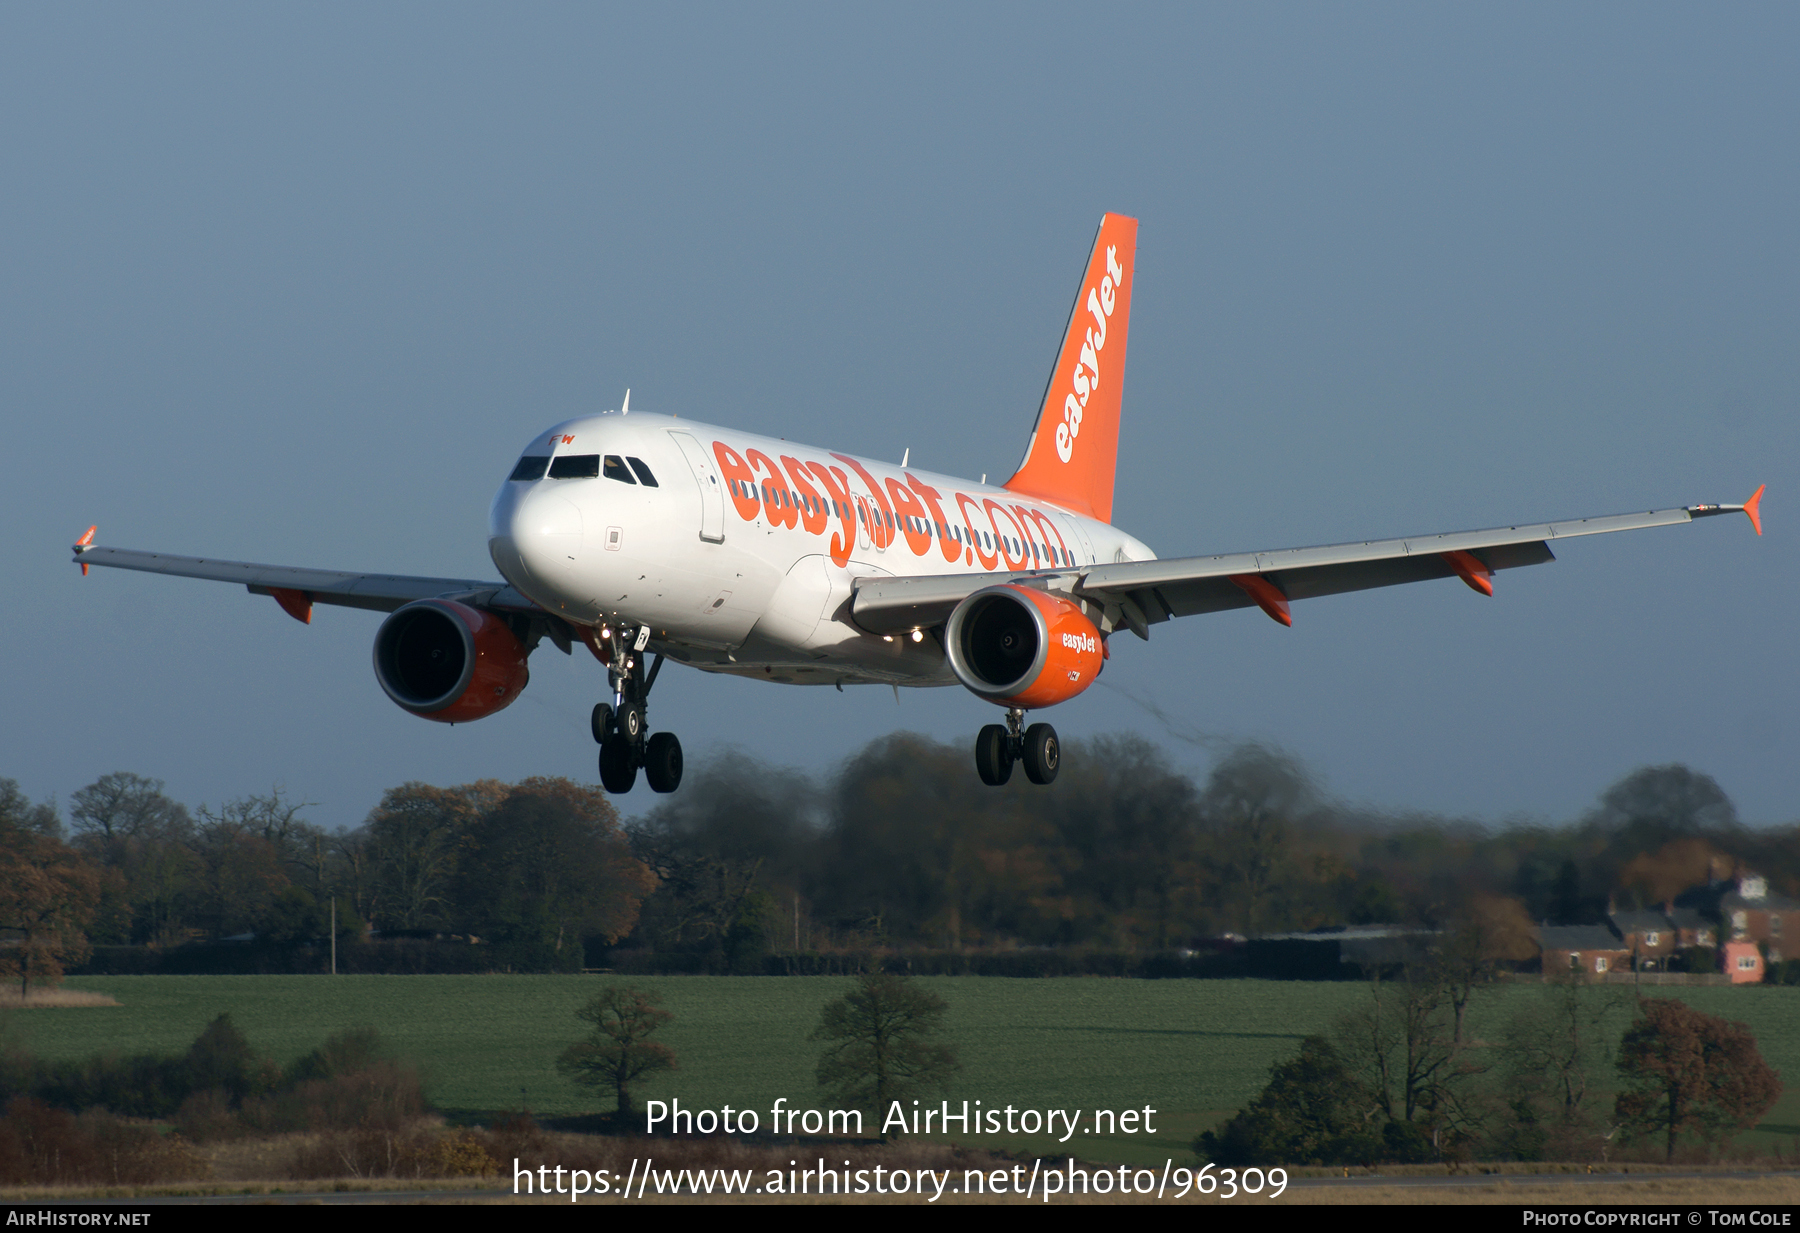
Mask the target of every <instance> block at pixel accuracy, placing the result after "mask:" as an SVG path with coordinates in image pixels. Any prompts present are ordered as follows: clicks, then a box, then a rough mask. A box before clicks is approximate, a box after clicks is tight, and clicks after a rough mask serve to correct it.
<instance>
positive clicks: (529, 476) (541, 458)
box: [506, 454, 550, 480]
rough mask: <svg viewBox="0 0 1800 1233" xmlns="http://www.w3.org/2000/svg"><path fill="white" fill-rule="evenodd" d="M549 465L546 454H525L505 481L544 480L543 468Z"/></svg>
mask: <svg viewBox="0 0 1800 1233" xmlns="http://www.w3.org/2000/svg"><path fill="white" fill-rule="evenodd" d="M549 465H550V456H549V455H548V454H527V455H525V456H524V457H523V458H521V459H519V465H518V466H516V467H514V468H513V473H512V474H511V475H509V476H507V477H506V478H507V479H516V480H535V479H543V478H544V468H545V467H547V466H549Z"/></svg>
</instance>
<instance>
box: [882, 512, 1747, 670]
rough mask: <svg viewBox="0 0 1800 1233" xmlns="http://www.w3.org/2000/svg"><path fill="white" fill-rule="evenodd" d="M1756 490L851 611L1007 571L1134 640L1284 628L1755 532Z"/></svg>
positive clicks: (930, 580) (926, 618)
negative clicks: (1375, 602) (1240, 614)
mask: <svg viewBox="0 0 1800 1233" xmlns="http://www.w3.org/2000/svg"><path fill="white" fill-rule="evenodd" d="M1762 494H1763V490H1762V489H1761V488H1758V489H1757V490H1756V495H1755V496H1753V497H1751V498H1750V499H1749V500H1748V501H1746V502H1745V503H1744V504H1742V505H1690V506H1685V507H1682V508H1679V509H1665V510H1651V511H1649V512H1648V513H1643V514H1615V515H1613V516H1611V517H1606V518H1578V519H1574V520H1572V521H1569V522H1545V523H1539V524H1537V525H1535V526H1513V527H1494V528H1491V529H1489V530H1485V531H1455V532H1449V533H1445V534H1440V535H1424V536H1415V537H1412V538H1408V539H1388V540H1365V541H1363V542H1362V543H1355V544H1328V545H1326V546H1324V547H1319V548H1285V549H1281V550H1279V551H1275V552H1242V553H1233V554H1230V555H1225V556H1211V557H1178V558H1175V559H1173V560H1167V561H1160V560H1159V561H1123V562H1119V563H1116V564H1111V565H1090V566H1087V567H1085V568H1081V569H1074V570H1047V571H1041V572H1037V573H1025V572H1019V573H1011V574H974V575H970V574H953V575H950V574H947V575H934V576H927V577H915V578H867V579H859V580H857V582H856V584H855V586H856V592H855V597H854V599H853V600H852V606H851V614H852V616H853V617H854V618H855V620H856V623H857V624H858V625H860V626H862V627H863V628H864V629H867V630H869V631H870V632H872V633H893V632H896V631H900V630H905V629H917V628H927V627H930V626H933V625H937V624H939V623H941V622H943V621H944V620H946V619H947V618H948V617H949V615H950V613H951V612H952V611H953V610H954V609H955V607H956V605H957V604H959V603H961V602H962V601H963V599H964V598H966V597H967V596H968V595H970V594H971V593H973V592H975V591H978V590H980V589H981V588H982V587H985V586H991V585H992V584H993V583H995V582H996V581H1007V580H1013V581H1019V582H1027V583H1030V582H1036V584H1037V585H1040V586H1041V585H1050V586H1053V587H1055V588H1056V589H1059V590H1067V591H1069V592H1070V593H1072V594H1073V595H1075V596H1077V597H1078V598H1082V599H1087V600H1090V601H1092V602H1093V603H1094V604H1096V605H1098V606H1099V607H1100V608H1101V610H1102V612H1103V613H1104V615H1105V621H1104V622H1103V627H1104V628H1107V629H1109V630H1110V629H1114V628H1117V627H1119V626H1125V627H1128V628H1129V629H1131V631H1132V632H1133V633H1135V634H1137V635H1138V637H1140V638H1148V637H1149V627H1150V626H1152V625H1155V624H1158V623H1160V622H1162V621H1166V620H1168V619H1169V618H1170V617H1178V616H1195V615H1198V614H1200V613H1204V612H1223V611H1225V610H1227V609H1231V608H1248V607H1250V606H1252V605H1255V606H1257V607H1260V608H1262V609H1263V611H1265V612H1267V613H1268V614H1269V615H1270V616H1271V617H1273V618H1274V619H1275V620H1277V621H1280V622H1281V623H1282V624H1284V625H1287V624H1292V618H1291V616H1290V615H1289V612H1288V604H1289V602H1290V601H1292V600H1297V599H1314V598H1317V597H1318V596H1321V595H1338V594H1341V593H1343V592H1345V591H1363V590H1368V589H1370V588H1373V587H1385V586H1396V585H1398V584H1400V583H1403V582H1425V581H1428V580H1430V579H1433V578H1457V577H1460V578H1462V579H1463V581H1465V582H1467V583H1468V584H1469V585H1470V586H1471V587H1473V588H1475V589H1476V590H1478V591H1482V592H1484V593H1486V594H1489V595H1491V594H1493V584H1492V582H1491V577H1492V574H1493V571H1495V570H1500V569H1514V568H1517V567H1519V566H1522V565H1539V564H1542V563H1543V562H1545V561H1553V560H1555V559H1556V558H1555V554H1553V553H1552V552H1551V551H1550V545H1549V541H1550V540H1553V539H1571V538H1574V537H1576V536H1580V535H1605V534H1608V533H1609V532H1613V531H1636V530H1641V529H1643V528H1645V527H1667V526H1675V525H1677V524H1680V523H1684V522H1692V521H1693V520H1694V519H1696V518H1705V517H1710V516H1712V515H1716V514H1727V513H1744V514H1748V515H1749V516H1750V521H1751V522H1752V523H1753V524H1754V525H1755V527H1756V533H1757V534H1758V535H1761V534H1762V517H1761V514H1760V513H1759V510H1758V506H1759V505H1760V503H1761V501H1762Z"/></svg>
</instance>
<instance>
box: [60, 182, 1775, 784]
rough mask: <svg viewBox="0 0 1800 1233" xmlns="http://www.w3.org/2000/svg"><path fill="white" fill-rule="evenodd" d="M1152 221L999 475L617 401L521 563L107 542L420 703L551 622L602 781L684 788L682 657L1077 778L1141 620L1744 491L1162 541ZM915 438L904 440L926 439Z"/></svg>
mask: <svg viewBox="0 0 1800 1233" xmlns="http://www.w3.org/2000/svg"><path fill="white" fill-rule="evenodd" d="M1137 227H1138V224H1137V220H1135V219H1131V218H1126V217H1122V216H1120V215H1115V214H1108V215H1105V216H1104V217H1103V218H1102V219H1101V222H1100V229H1099V232H1098V234H1097V235H1096V237H1095V239H1094V244H1093V248H1092V250H1091V251H1090V253H1089V255H1088V260H1087V265H1086V268H1085V272H1084V274H1083V276H1082V280H1081V285H1080V288H1079V289H1078V291H1077V293H1076V296H1075V302H1074V305H1073V307H1072V308H1071V309H1070V312H1069V319H1068V323H1067V325H1066V326H1065V328H1064V331H1063V336H1062V342H1061V349H1060V351H1059V353H1058V355H1057V357H1056V363H1055V366H1054V367H1053V368H1052V369H1051V373H1050V380H1049V383H1048V385H1047V386H1046V388H1045V391H1044V396H1043V399H1042V401H1041V403H1040V404H1039V406H1038V410H1037V418H1036V421H1035V423H1034V424H1033V426H1032V430H1031V435H1030V438H1029V440H1028V442H1027V444H1026V447H1025V455H1024V459H1023V461H1022V462H1021V463H1020V464H1019V468H1018V470H1017V471H1016V472H1014V473H1013V475H1012V476H1011V478H1009V479H1007V480H1006V482H1005V483H1003V484H999V485H990V484H988V483H987V482H986V478H987V477H985V476H983V477H982V482H980V483H971V482H969V481H968V480H965V479H957V478H955V477H953V476H947V475H937V474H934V473H932V472H930V471H926V470H924V469H922V468H915V467H911V466H909V465H908V463H909V461H910V458H909V456H903V457H902V458H901V460H900V464H899V465H898V466H895V465H893V464H892V463H890V462H883V461H879V460H876V459H872V458H863V457H858V456H856V455H853V454H846V453H839V452H837V451H835V450H830V449H819V448H814V447H810V446H804V445H798V444H793V443H790V442H787V441H784V440H776V439H772V438H769V437H760V436H754V435H752V434H749V433H745V432H740V431H737V430H736V429H730V428H716V427H712V426H710V425H707V424H704V423H697V422H695V421H693V420H690V419H682V418H676V417H671V416H663V415H654V414H645V413H643V412H638V413H635V414H634V413H633V412H632V411H631V399H630V392H629V391H627V392H626V395H625V398H624V400H623V403H622V405H621V406H620V407H619V408H618V410H617V411H616V412H607V413H604V414H597V415H585V416H581V417H579V418H576V419H571V420H567V421H565V422H563V423H561V424H557V425H556V426H555V427H553V428H551V429H549V430H548V431H546V432H542V433H540V434H538V435H537V436H535V437H533V438H532V439H531V442H530V444H528V445H527V446H526V447H525V449H524V450H523V451H522V453H521V454H520V455H519V456H518V458H517V459H516V461H515V462H514V465H513V467H512V470H511V472H510V473H509V474H508V475H507V478H506V479H505V481H504V482H503V483H502V484H501V486H500V491H499V492H498V493H497V494H496V495H495V497H494V500H493V504H492V506H491V508H490V511H489V517H488V553H489V555H490V557H491V558H492V559H493V562H494V565H495V566H496V568H497V569H498V570H499V573H500V575H501V577H502V578H503V579H504V581H498V582H496V581H491V580H482V579H466V578H419V577H409V576H402V575H386V574H356V573H342V572H337V571H332V570H318V569H299V568H293V567H288V566H274V565H253V564H247V563H244V562H237V561H215V560H208V559H204V558H198V557H179V556H169V555H166V554H163V553H153V552H140V551H133V550H128V549H122V548H107V547H103V546H100V545H97V544H95V543H94V542H93V540H94V535H95V530H94V528H92V527H90V528H89V529H88V532H87V534H86V535H84V536H82V538H81V540H80V541H79V542H78V543H77V544H76V545H75V560H76V561H77V562H78V563H80V565H81V569H82V573H83V574H86V573H87V571H88V567H89V566H92V565H105V566H112V567H116V568H120V569H135V570H144V571H148V572H151V573H159V574H174V575H178V576H181V577H187V578H203V579H210V580H213V581H219V582H237V583H241V584H243V585H244V586H245V587H246V588H247V589H248V590H249V591H250V592H251V593H252V594H254V595H268V596H272V597H273V598H274V599H275V602H276V603H278V604H279V605H280V606H281V608H282V610H283V611H285V612H286V613H288V614H289V615H290V616H292V617H294V618H295V619H296V620H299V621H303V622H309V623H310V621H311V620H312V610H313V605H314V604H331V605H338V606H342V607H350V608H366V609H371V610H374V611H376V612H385V613H388V614H389V615H388V616H387V618H386V620H384V621H383V622H382V624H381V627H380V629H379V630H378V631H377V632H376V635H375V646H374V664H375V679H376V681H377V682H378V683H379V684H380V686H381V688H382V690H383V691H385V692H386V694H387V696H388V697H389V698H390V699H392V700H393V701H394V702H395V703H396V704H397V705H399V706H400V707H402V708H404V709H405V710H407V711H410V712H411V713H413V714H414V715H418V716H420V717H422V718H425V719H431V720H436V721H438V722H440V723H463V722H466V721H469V720H475V719H481V718H483V717H484V716H487V715H492V714H493V713H495V712H496V711H500V710H504V709H505V708H506V707H507V706H509V705H510V704H511V703H512V701H513V700H514V699H515V698H517V697H518V696H519V693H520V691H521V690H523V689H524V688H525V686H526V683H527V682H528V681H529V680H530V673H529V670H528V661H529V658H530V656H531V653H532V651H533V650H535V649H536V648H537V647H538V646H539V645H540V644H541V643H542V642H543V641H545V640H548V641H549V642H550V643H551V644H552V645H553V646H555V647H556V648H557V649H558V650H559V651H561V652H563V653H564V654H565V655H566V654H570V653H571V651H572V649H573V648H574V647H575V646H576V645H577V644H579V645H581V646H583V647H585V648H586V649H587V650H588V651H589V652H590V653H592V654H593V656H594V657H595V658H596V659H598V660H599V661H600V663H601V665H602V666H603V667H604V668H605V669H606V673H607V686H608V688H607V692H606V694H605V696H604V697H603V698H602V699H601V700H600V701H599V702H597V703H596V704H595V706H594V709H593V713H592V719H591V722H592V730H593V736H594V740H595V741H596V742H597V743H598V744H599V772H600V781H601V784H602V785H603V786H604V787H605V789H606V790H607V791H608V792H611V793H623V792H628V791H630V789H631V788H632V786H633V784H634V783H635V782H636V779H637V774H638V771H639V770H640V769H641V770H642V771H643V772H644V776H645V779H646V780H647V781H648V783H649V785H650V787H651V788H652V789H653V790H655V791H657V792H672V791H674V790H675V789H676V788H677V787H678V786H679V785H680V783H681V775H682V751H681V742H680V740H679V739H678V738H677V737H676V736H675V734H674V733H672V732H669V731H661V730H659V731H652V730H651V728H650V726H649V711H648V705H649V700H650V694H651V691H652V690H653V688H654V687H655V685H656V681H657V676H658V674H659V673H660V672H661V671H662V668H663V665H664V664H665V663H666V662H667V661H668V660H671V659H673V660H675V661H676V662H678V663H682V664H686V665H687V666H689V667H692V668H698V669H700V670H701V671H704V672H719V673H731V674H735V675H737V676H743V677H751V678H754V679H757V680H763V681H770V682H774V683H778V684H783V685H828V686H835V687H837V688H838V689H840V690H841V689H842V688H843V687H844V686H845V685H853V684H854V685H865V684H887V685H892V686H895V687H898V686H903V685H905V686H927V685H930V686H940V685H941V686H955V685H961V686H962V687H963V688H965V689H968V690H970V691H971V692H973V693H974V694H976V695H977V696H978V697H981V698H984V699H986V700H987V701H989V702H992V703H993V704H994V705H995V706H997V707H999V708H1001V709H1002V710H1003V711H1004V713H1005V720H1004V722H1003V723H993V724H988V725H985V726H984V727H982V728H981V730H980V732H979V733H978V734H977V736H976V738H975V767H976V771H977V773H978V774H979V776H980V777H981V779H982V781H983V782H984V783H987V784H990V785H994V786H998V785H1001V784H1004V783H1006V782H1007V781H1008V779H1009V778H1010V777H1011V775H1012V771H1013V767H1014V765H1015V763H1020V764H1023V766H1024V771H1025V775H1026V777H1027V778H1028V779H1029V780H1030V781H1031V782H1033V783H1037V784H1048V783H1050V782H1051V781H1052V780H1054V779H1055V778H1056V773H1057V769H1058V767H1059V765H1060V763H1061V748H1060V745H1059V742H1058V740H1057V736H1056V730H1055V728H1053V727H1052V726H1051V725H1050V724H1048V723H1042V722H1038V723H1032V724H1030V725H1027V724H1026V718H1027V716H1028V714H1029V713H1030V712H1033V711H1041V710H1044V709H1046V708H1049V707H1052V706H1055V705H1057V704H1058V703H1062V702H1067V701H1068V700H1069V699H1071V698H1074V697H1075V696H1076V695H1078V694H1080V693H1082V692H1083V691H1085V690H1087V689H1088V688H1089V687H1090V686H1092V685H1093V683H1094V681H1095V680H1097V679H1098V678H1099V676H1100V673H1101V671H1102V669H1103V668H1104V667H1105V665H1106V661H1107V659H1108V658H1109V655H1110V650H1109V646H1110V640H1111V638H1112V636H1113V635H1114V634H1116V633H1118V632H1119V631H1120V630H1122V629H1126V630H1130V631H1131V632H1132V633H1133V634H1135V635H1136V636H1137V637H1139V638H1141V639H1145V640H1146V641H1147V640H1148V639H1149V636H1150V628H1151V627H1152V626H1154V625H1158V624H1161V623H1162V622H1165V621H1167V620H1169V619H1170V618H1171V617H1185V616H1195V615H1198V614H1201V613H1208V612H1222V611H1226V610H1229V609H1233V608H1248V607H1256V608H1260V609H1261V610H1262V611H1263V612H1265V613H1267V614H1268V615H1269V616H1270V617H1271V618H1272V619H1274V620H1276V621H1278V622H1280V623H1281V624H1282V625H1284V626H1291V625H1292V623H1293V615H1292V608H1291V605H1292V604H1293V603H1295V602H1296V601H1299V600H1305V599H1312V598H1315V597H1318V596H1321V595H1335V594H1339V593H1342V592H1347V591H1359V590H1365V589H1368V588H1372V587H1384V586H1394V585H1397V584H1399V583H1405V582H1427V581H1431V580H1434V579H1446V580H1448V579H1460V580H1461V581H1462V582H1463V583H1465V584H1467V585H1468V586H1469V587H1470V588H1472V589H1473V590H1475V591H1477V592H1479V593H1481V594H1482V595H1485V596H1491V595H1492V594H1493V592H1494V582H1493V579H1494V575H1495V574H1496V573H1498V572H1499V571H1501V570H1506V569H1514V568H1517V567H1520V566H1525V565H1537V564H1541V563H1543V562H1546V561H1550V560H1553V559H1554V557H1553V555H1552V553H1551V551H1550V541H1552V540H1558V539H1567V538H1570V537H1573V536H1579V535H1599V534H1605V533H1608V532H1613V531H1630V530H1637V529H1640V528H1645V527H1660V526H1669V525H1673V524H1677V523H1685V522H1690V521H1692V520H1694V519H1696V518H1703V517H1708V516H1712V515H1717V514H1724V513H1731V512H1742V513H1744V514H1747V515H1749V517H1750V521H1751V523H1752V525H1753V526H1754V527H1755V529H1756V533H1757V534H1758V535H1761V534H1762V519H1761V514H1760V513H1759V508H1758V507H1759V504H1760V502H1761V500H1762V494H1763V490H1762V488H1758V489H1757V490H1756V493H1755V494H1754V495H1753V496H1752V497H1751V498H1750V499H1749V500H1748V501H1746V502H1745V503H1744V504H1742V505H1690V506H1685V507H1679V508H1674V509H1663V510H1651V511H1649V512H1646V513H1630V514H1619V515H1615V516H1610V517H1597V518H1577V519H1571V520H1569V521H1565V522H1546V523H1537V524H1533V525H1523V524H1521V525H1518V526H1508V527H1496V528H1491V529H1488V530H1481V531H1459V532H1448V533H1438V534H1431V535H1420V536H1413V537H1409V538H1405V539H1390V540H1368V541H1362V542H1356V543H1340V544H1331V545H1327V546H1323V547H1315V548H1287V549H1280V550H1274V551H1267V552H1243V553H1230V554H1224V555H1215V556H1190V557H1176V558H1172V559H1162V558H1158V557H1157V555H1156V554H1155V553H1154V552H1152V551H1151V550H1150V548H1149V546H1148V545H1146V544H1145V543H1143V541H1141V540H1139V539H1136V538H1135V537H1133V536H1131V535H1129V534H1127V533H1126V532H1125V531H1123V530H1121V529H1119V528H1118V527H1115V526H1113V525H1112V506H1113V475H1114V469H1115V462H1116V459H1117V455H1118V444H1119V419H1120V409H1121V399H1120V395H1121V392H1122V390H1123V387H1124V375H1125V352H1126V343H1127V340H1128V338H1129V325H1130V320H1131V293H1132V287H1133V266H1134V262H1135V258H1136V250H1137ZM908 455H910V451H908Z"/></svg>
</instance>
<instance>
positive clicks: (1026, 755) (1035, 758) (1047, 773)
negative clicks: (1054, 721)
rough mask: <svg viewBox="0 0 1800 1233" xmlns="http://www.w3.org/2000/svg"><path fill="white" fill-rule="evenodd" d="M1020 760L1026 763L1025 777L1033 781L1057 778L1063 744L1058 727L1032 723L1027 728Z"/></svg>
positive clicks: (1043, 781)
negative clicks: (1058, 737) (1057, 732)
mask: <svg viewBox="0 0 1800 1233" xmlns="http://www.w3.org/2000/svg"><path fill="white" fill-rule="evenodd" d="M1019 760H1020V761H1021V762H1023V763H1024V764H1025V778H1027V779H1029V780H1031V782H1032V783H1049V782H1050V781H1051V780H1053V779H1055V778H1056V768H1057V767H1058V766H1059V765H1061V764H1062V745H1061V743H1060V742H1058V741H1057V739H1056V729H1055V728H1052V727H1051V726H1050V725H1049V724H1032V725H1031V727H1029V728H1027V729H1025V748H1024V749H1023V750H1022V751H1021V752H1020V754H1019Z"/></svg>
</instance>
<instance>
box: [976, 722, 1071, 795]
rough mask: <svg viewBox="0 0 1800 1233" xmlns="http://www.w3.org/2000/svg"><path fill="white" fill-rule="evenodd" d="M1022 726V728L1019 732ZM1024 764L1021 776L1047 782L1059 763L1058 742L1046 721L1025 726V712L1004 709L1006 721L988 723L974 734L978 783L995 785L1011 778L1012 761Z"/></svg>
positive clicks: (1060, 748)
mask: <svg viewBox="0 0 1800 1233" xmlns="http://www.w3.org/2000/svg"><path fill="white" fill-rule="evenodd" d="M1021 729H1023V731H1021ZM1015 762H1023V763H1024V764H1025V778H1027V779H1029V780H1031V782H1032V783H1049V782H1050V781H1051V780H1053V779H1055V778H1056V771H1057V768H1058V767H1059V766H1060V765H1061V764H1062V745H1061V743H1060V742H1059V741H1058V740H1057V739H1056V729H1055V728H1052V727H1051V726H1050V725H1049V724H1032V725H1031V727H1029V728H1026V727H1025V712H1024V711H1021V710H1019V709H1018V708H1017V707H1014V708H1013V709H1012V710H1010V711H1008V712H1006V724H1005V726H1004V727H1002V726H1001V725H1000V724H989V725H987V726H986V727H985V728H983V729H982V730H981V731H980V732H978V733H976V734H975V770H976V773H978V774H979V775H980V776H981V782H982V783H984V784H987V785H988V786H989V787H991V788H998V787H999V786H1000V785H1001V784H1003V783H1005V782H1006V781H1007V780H1009V779H1011V778H1012V769H1013V763H1015Z"/></svg>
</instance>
